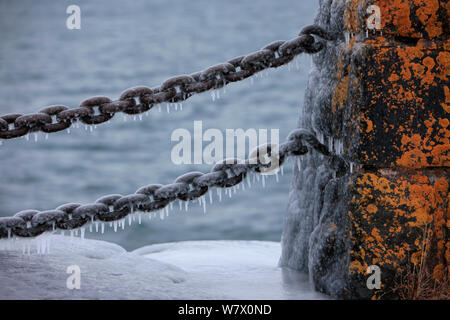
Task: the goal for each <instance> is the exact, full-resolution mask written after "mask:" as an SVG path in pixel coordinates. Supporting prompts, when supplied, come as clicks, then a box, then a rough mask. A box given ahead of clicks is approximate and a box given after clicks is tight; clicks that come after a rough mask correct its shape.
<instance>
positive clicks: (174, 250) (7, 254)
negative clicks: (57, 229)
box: [0, 235, 325, 299]
mask: <svg viewBox="0 0 450 320" xmlns="http://www.w3.org/2000/svg"><path fill="white" fill-rule="evenodd" d="M48 241H50V243H51V244H50V247H51V250H50V252H47V253H46V254H45V255H33V254H32V255H30V256H28V255H24V254H22V247H21V246H20V245H19V244H14V243H12V244H11V246H10V247H9V249H8V250H2V251H0V283H1V284H2V285H1V286H0V299H324V298H325V297H324V296H323V295H321V294H318V293H316V292H314V291H313V290H311V289H310V287H309V284H308V279H307V276H305V275H302V274H299V273H297V272H295V271H290V270H288V269H281V268H279V267H277V262H278V258H279V256H280V250H281V249H280V244H279V243H277V242H264V241H189V242H175V243H165V244H158V245H151V246H146V247H143V248H140V249H137V250H135V251H133V252H127V251H126V250H125V249H123V248H122V247H120V246H118V245H116V244H112V243H109V242H105V241H98V240H87V239H86V240H82V239H79V238H74V239H72V240H71V239H70V238H69V237H64V236H60V235H53V236H50V237H49V239H48ZM71 265H78V266H79V267H80V270H81V288H80V290H69V289H67V287H66V281H67V278H68V277H69V276H70V274H67V273H66V271H67V267H69V266H71Z"/></svg>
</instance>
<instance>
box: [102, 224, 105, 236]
mask: <svg viewBox="0 0 450 320" xmlns="http://www.w3.org/2000/svg"><path fill="white" fill-rule="evenodd" d="M104 233H105V224H104V223H103V222H102V234H104Z"/></svg>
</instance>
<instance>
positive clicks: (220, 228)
mask: <svg viewBox="0 0 450 320" xmlns="http://www.w3.org/2000/svg"><path fill="white" fill-rule="evenodd" d="M70 4H73V2H72V1H62V0H61V1H54V0H47V1H39V2H38V1H32V0H26V1H22V0H21V1H1V2H0V34H1V40H2V45H1V46H0V113H1V114H5V113H10V112H14V113H29V112H34V111H37V110H39V109H40V108H41V107H43V106H46V105H51V104H65V105H68V106H71V107H73V106H77V105H78V104H79V103H80V102H81V101H82V100H84V99H85V98H87V97H90V96H93V95H106V96H109V97H111V98H113V99H116V98H117V97H118V96H119V95H120V93H121V92H122V91H123V90H124V89H126V88H128V87H132V86H135V85H147V86H150V87H153V86H156V85H158V84H160V83H161V82H162V81H164V80H165V79H166V78H168V77H171V76H174V75H177V74H185V73H188V74H189V73H192V72H194V71H199V70H202V69H204V68H205V67H208V66H210V65H213V64H216V63H219V62H223V61H226V60H229V59H231V58H233V57H235V56H239V55H242V54H247V53H250V52H253V51H255V50H257V49H259V48H261V47H263V46H264V45H266V44H268V43H270V42H272V41H274V40H278V39H289V38H292V37H294V36H296V35H297V33H298V31H299V30H300V29H301V28H302V27H303V26H305V25H307V24H310V23H312V21H313V16H314V13H315V10H316V4H315V3H312V4H311V3H310V2H308V1H298V0H289V1H288V0H284V1H274V0H259V1H216V0H215V1H211V0H195V1H181V0H169V1H167V0H164V1H162V0H151V1H144V0H140V1H118V0H114V1H111V0H109V1H106V0H103V1H78V2H77V4H78V5H79V6H80V7H81V14H82V24H81V27H82V29H81V30H68V29H67V28H66V26H65V21H66V18H67V14H66V13H65V11H66V7H67V6H68V5H70ZM298 63H299V65H300V68H299V69H297V68H296V67H295V64H293V65H292V66H291V68H290V70H288V68H287V67H283V68H280V69H279V70H271V71H270V72H269V76H268V77H265V78H255V79H254V84H253V85H252V81H250V79H247V80H245V81H244V82H240V83H235V84H231V85H229V86H227V89H226V94H222V95H221V99H220V100H216V101H215V102H213V101H212V99H211V96H210V94H209V93H203V94H201V95H198V96H194V97H192V98H190V99H188V100H187V101H186V102H184V103H183V111H181V112H171V113H170V114H167V113H165V112H161V113H159V112H158V108H157V107H156V108H154V109H152V110H151V112H150V115H149V117H148V118H147V117H144V118H143V120H142V121H139V120H137V121H135V122H134V121H133V118H132V117H131V118H129V119H128V121H127V122H124V120H123V116H122V114H119V115H117V116H116V117H115V118H114V119H113V120H112V121H111V123H109V124H102V125H100V126H98V127H97V129H96V130H94V131H93V132H92V133H90V132H89V130H88V131H85V129H84V127H81V128H80V129H75V128H73V129H72V130H71V133H70V134H68V133H67V132H65V131H64V132H60V133H56V134H51V135H50V136H49V139H48V140H45V138H44V135H43V134H42V133H41V134H39V136H38V142H37V143H35V142H34V138H33V136H31V137H30V140H29V141H27V140H26V139H23V138H22V139H16V140H12V141H4V142H3V145H2V146H1V147H0V164H1V166H0V170H1V171H0V174H1V175H0V176H1V182H0V216H9V215H13V214H14V213H15V212H17V211H20V210H23V209H28V208H33V209H39V210H46V209H52V208H55V207H57V206H58V205H60V204H62V203H65V202H79V203H90V202H93V201H95V200H96V199H97V198H99V197H100V196H101V195H104V194H111V193H120V194H129V193H134V192H135V190H136V189H137V188H138V187H140V186H142V185H146V184H150V183H162V184H167V183H170V182H172V181H173V180H174V179H175V178H176V177H177V176H179V175H180V174H182V173H184V172H188V171H192V170H200V171H204V172H206V171H209V169H210V166H209V165H178V166H176V165H174V164H173V163H172V162H171V159H170V152H171V149H172V147H173V146H174V145H175V143H173V142H171V141H170V137H171V133H172V131H173V130H175V129H177V128H186V129H188V130H189V131H191V132H192V130H193V122H194V120H202V121H203V126H204V128H205V129H206V128H218V129H220V130H223V131H224V130H225V129H227V128H229V129H236V128H243V129H248V128H268V129H271V128H279V129H280V139H281V140H284V138H285V137H286V135H287V134H288V133H289V131H290V130H292V129H294V128H295V127H296V126H297V120H298V114H299V105H301V104H302V103H303V92H304V89H305V86H306V81H307V74H308V69H309V58H308V57H301V58H300V59H299V60H298ZM221 93H222V92H221ZM162 109H163V110H165V106H163V108H162ZM291 167H292V165H291V164H288V165H286V167H285V170H284V172H285V174H284V176H282V177H280V181H279V183H276V181H275V178H273V177H272V178H270V179H269V180H268V181H267V183H266V188H263V187H262V186H261V185H260V184H259V185H257V186H254V187H253V188H252V189H250V190H248V189H246V191H245V192H242V191H240V192H239V193H238V194H236V195H233V198H232V199H229V198H228V197H224V199H223V201H222V202H221V203H219V202H218V201H217V197H215V201H214V203H213V205H209V203H207V204H208V206H207V214H204V213H203V209H202V208H201V207H200V206H199V205H198V204H197V205H192V204H191V205H190V210H189V212H188V213H185V212H184V211H182V212H179V211H178V205H177V204H175V206H174V208H175V209H174V210H173V211H172V212H171V214H170V216H169V218H167V219H164V220H159V219H155V220H151V221H148V220H147V219H145V220H144V223H143V224H142V225H138V224H137V223H136V224H134V225H133V226H132V227H128V226H127V228H126V229H125V230H124V231H122V230H120V231H118V232H117V233H114V231H113V230H112V229H111V228H107V229H106V234H105V235H103V236H100V235H97V234H95V233H94V234H90V233H89V232H88V233H87V237H91V238H102V239H106V240H109V241H113V242H116V243H118V244H120V245H122V246H123V247H125V248H126V249H129V250H131V249H134V248H137V247H141V246H144V245H147V244H151V243H160V242H167V241H179V240H203V239H254V240H279V239H280V235H281V229H282V222H283V218H284V215H285V210H286V203H287V198H288V191H289V184H290V181H291Z"/></svg>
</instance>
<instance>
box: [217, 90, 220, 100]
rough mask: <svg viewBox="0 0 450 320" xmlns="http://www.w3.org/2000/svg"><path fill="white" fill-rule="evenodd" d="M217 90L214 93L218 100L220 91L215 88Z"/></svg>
mask: <svg viewBox="0 0 450 320" xmlns="http://www.w3.org/2000/svg"><path fill="white" fill-rule="evenodd" d="M216 91H217V92H216V95H217V100H219V99H220V91H219V90H216Z"/></svg>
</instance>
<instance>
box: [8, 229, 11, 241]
mask: <svg viewBox="0 0 450 320" xmlns="http://www.w3.org/2000/svg"><path fill="white" fill-rule="evenodd" d="M8 239H11V228H8Z"/></svg>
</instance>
